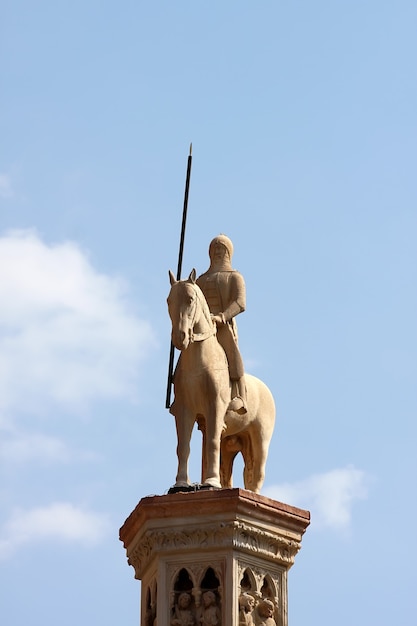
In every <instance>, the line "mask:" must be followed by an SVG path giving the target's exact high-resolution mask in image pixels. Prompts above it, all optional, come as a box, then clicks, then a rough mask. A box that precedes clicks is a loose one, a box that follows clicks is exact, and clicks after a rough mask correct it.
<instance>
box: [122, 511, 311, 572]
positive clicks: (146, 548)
mask: <svg viewBox="0 0 417 626" xmlns="http://www.w3.org/2000/svg"><path fill="white" fill-rule="evenodd" d="M227 549H232V550H237V551H240V552H242V553H245V554H251V555H255V556H257V557H263V558H264V559H266V560H268V561H272V562H275V563H278V564H281V565H284V566H285V567H286V568H287V569H289V567H291V565H293V563H294V558H295V555H296V554H297V552H298V551H299V549H300V542H298V541H295V540H294V539H288V538H287V537H284V536H283V535H280V534H278V533H273V532H270V531H267V530H264V529H262V528H259V527H257V526H254V525H250V524H248V523H246V522H244V521H240V520H239V521H237V520H233V521H230V522H217V523H211V524H208V525H207V526H204V528H202V527H201V526H189V527H187V528H186V529H184V530H178V528H167V529H160V528H159V529H148V530H146V531H145V532H144V533H143V534H142V535H141V536H140V537H139V538H138V540H137V541H136V542H132V544H131V546H129V547H128V549H127V556H128V563H129V565H132V566H133V567H134V569H135V574H136V578H138V579H139V580H141V579H142V576H143V574H144V572H145V571H146V569H147V567H148V565H149V563H150V561H151V560H152V558H153V557H154V556H155V555H157V554H158V555H159V556H160V555H161V554H168V553H170V554H176V555H177V556H180V555H181V554H183V555H184V556H186V560H187V561H189V559H190V555H195V558H196V560H198V559H199V557H200V556H201V555H202V553H204V552H209V551H215V550H217V551H219V550H220V551H225V550H227Z"/></svg>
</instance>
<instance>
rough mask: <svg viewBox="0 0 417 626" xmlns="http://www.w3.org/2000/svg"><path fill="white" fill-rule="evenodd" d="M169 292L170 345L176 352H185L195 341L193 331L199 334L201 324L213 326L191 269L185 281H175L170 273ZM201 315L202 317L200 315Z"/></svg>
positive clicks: (194, 273)
mask: <svg viewBox="0 0 417 626" xmlns="http://www.w3.org/2000/svg"><path fill="white" fill-rule="evenodd" d="M169 278H170V282H171V291H170V292H169V296H168V299H167V302H168V312H169V316H170V318H171V322H172V333H171V338H172V343H173V344H174V346H175V347H176V348H177V349H178V350H185V349H186V348H188V346H189V344H190V343H191V342H193V341H194V340H195V339H196V336H195V334H194V330H195V329H197V332H198V333H200V332H201V331H202V330H203V329H202V328H200V325H201V323H202V322H204V324H205V326H206V327H207V324H208V325H211V327H213V324H212V323H211V321H210V312H209V310H208V306H207V303H206V300H205V298H204V296H203V293H202V291H201V289H200V287H199V286H198V285H197V283H196V272H195V270H194V269H193V270H192V271H191V273H190V275H189V277H188V279H187V280H176V279H175V276H174V274H173V273H172V272H171V271H170V272H169ZM202 314H203V315H202Z"/></svg>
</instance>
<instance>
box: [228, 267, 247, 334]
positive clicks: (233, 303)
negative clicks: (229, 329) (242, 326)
mask: <svg viewBox="0 0 417 626" xmlns="http://www.w3.org/2000/svg"><path fill="white" fill-rule="evenodd" d="M230 296H231V297H230V304H229V306H228V307H227V308H226V309H225V311H223V313H222V317H223V319H224V321H225V322H230V320H231V319H233V318H234V317H235V316H236V315H239V313H243V311H244V310H245V309H246V287H245V281H244V280H243V276H242V275H241V274H239V272H233V274H232V275H231V285H230Z"/></svg>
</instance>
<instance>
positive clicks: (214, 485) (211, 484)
mask: <svg viewBox="0 0 417 626" xmlns="http://www.w3.org/2000/svg"><path fill="white" fill-rule="evenodd" d="M201 488H202V489H221V488H222V485H221V482H220V481H219V480H216V479H215V478H208V479H207V480H205V481H204V482H203V484H202V485H201Z"/></svg>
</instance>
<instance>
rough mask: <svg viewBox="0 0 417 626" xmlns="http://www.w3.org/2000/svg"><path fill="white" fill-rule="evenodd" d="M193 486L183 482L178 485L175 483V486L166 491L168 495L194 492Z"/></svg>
mask: <svg viewBox="0 0 417 626" xmlns="http://www.w3.org/2000/svg"><path fill="white" fill-rule="evenodd" d="M195 490H196V488H195V485H190V484H189V483H184V482H180V483H175V485H174V486H173V487H171V488H170V489H168V493H169V494H171V493H181V492H182V493H188V492H189V491H195Z"/></svg>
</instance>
